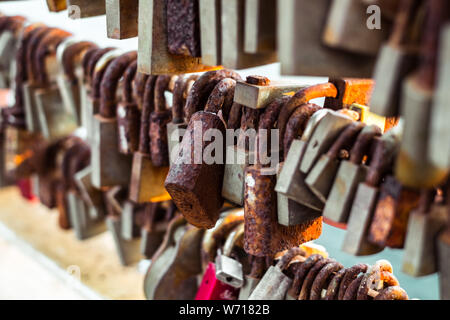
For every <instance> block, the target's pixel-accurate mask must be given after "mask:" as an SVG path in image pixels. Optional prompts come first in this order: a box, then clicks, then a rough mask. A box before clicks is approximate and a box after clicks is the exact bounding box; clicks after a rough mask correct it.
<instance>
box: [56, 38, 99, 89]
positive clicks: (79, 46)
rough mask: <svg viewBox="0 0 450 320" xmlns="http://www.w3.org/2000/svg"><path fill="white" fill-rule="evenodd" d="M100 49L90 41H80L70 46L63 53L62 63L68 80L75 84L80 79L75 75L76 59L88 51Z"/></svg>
mask: <svg viewBox="0 0 450 320" xmlns="http://www.w3.org/2000/svg"><path fill="white" fill-rule="evenodd" d="M93 48H98V46H97V45H96V44H95V43H93V42H90V41H80V42H77V43H75V44H72V45H69V46H68V47H67V48H66V49H65V50H64V52H63V54H62V57H61V63H62V67H63V70H64V74H65V76H66V78H67V79H68V80H69V81H71V82H72V83H75V82H76V81H77V80H78V79H77V77H76V75H75V58H76V57H77V56H79V55H80V54H82V53H83V51H84V52H86V51H87V50H90V49H93Z"/></svg>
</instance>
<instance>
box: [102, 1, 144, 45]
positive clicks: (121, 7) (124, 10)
mask: <svg viewBox="0 0 450 320" xmlns="http://www.w3.org/2000/svg"><path fill="white" fill-rule="evenodd" d="M138 4H139V2H138V0H106V2H105V11H106V31H107V35H108V38H111V39H128V38H133V37H136V36H137V35H138V12H139V11H138Z"/></svg>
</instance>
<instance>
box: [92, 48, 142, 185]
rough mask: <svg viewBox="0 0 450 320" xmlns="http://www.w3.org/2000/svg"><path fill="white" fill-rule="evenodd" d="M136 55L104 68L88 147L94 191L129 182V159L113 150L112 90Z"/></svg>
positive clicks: (114, 92) (115, 119) (115, 127)
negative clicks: (98, 110)
mask: <svg viewBox="0 0 450 320" xmlns="http://www.w3.org/2000/svg"><path fill="white" fill-rule="evenodd" d="M136 54H137V53H136V51H131V52H128V53H125V54H123V55H121V56H119V57H117V58H115V59H114V60H113V61H112V62H111V63H110V64H109V65H108V67H107V68H106V70H105V75H104V77H103V80H102V82H101V90H100V91H101V99H100V112H99V114H97V115H95V116H94V121H93V132H94V141H93V145H92V184H93V185H94V186H95V187H96V188H98V189H100V188H101V187H108V186H109V187H110V186H115V185H127V184H128V183H129V181H130V174H131V159H130V158H129V157H127V156H125V155H123V154H120V153H119V152H118V150H117V146H118V138H119V135H118V134H117V118H116V103H117V101H116V90H117V85H118V81H119V79H120V78H121V77H122V75H123V73H124V72H125V70H126V68H127V67H128V65H129V64H130V63H132V62H133V61H134V60H135V59H136ZM118 172H120V173H121V174H117V173H118Z"/></svg>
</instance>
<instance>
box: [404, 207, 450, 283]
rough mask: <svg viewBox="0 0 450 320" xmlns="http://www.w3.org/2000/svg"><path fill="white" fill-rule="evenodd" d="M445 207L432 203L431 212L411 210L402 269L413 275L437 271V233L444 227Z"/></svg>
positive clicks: (419, 275) (417, 275) (445, 219)
mask: <svg viewBox="0 0 450 320" xmlns="http://www.w3.org/2000/svg"><path fill="white" fill-rule="evenodd" d="M447 210H448V209H447V207H446V206H442V205H434V206H433V207H432V210H431V212H429V213H423V212H420V210H415V211H413V212H411V215H410V217H409V221H408V232H407V233H406V240H405V250H404V253H403V263H402V271H403V272H404V273H406V274H408V275H410V276H413V277H422V276H426V275H430V274H433V273H435V272H438V271H439V270H438V264H437V256H436V252H437V248H436V238H437V235H438V234H439V233H440V232H441V231H442V230H443V229H444V228H445V225H446V222H447Z"/></svg>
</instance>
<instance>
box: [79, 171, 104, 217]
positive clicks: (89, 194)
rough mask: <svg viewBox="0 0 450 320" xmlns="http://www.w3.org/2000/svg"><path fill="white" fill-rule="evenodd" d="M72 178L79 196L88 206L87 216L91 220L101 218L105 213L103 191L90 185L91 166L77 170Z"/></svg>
mask: <svg viewBox="0 0 450 320" xmlns="http://www.w3.org/2000/svg"><path fill="white" fill-rule="evenodd" d="M74 180H75V183H76V184H77V187H78V190H79V192H80V195H81V197H82V198H83V200H84V201H85V203H86V205H87V206H88V208H89V217H90V218H91V219H92V220H100V219H102V218H103V217H104V216H105V215H106V208H105V203H104V197H103V191H102V190H99V189H96V188H94V186H93V185H92V167H91V166H90V165H89V166H87V167H86V168H84V169H83V170H81V171H79V172H77V173H76V174H75V176H74Z"/></svg>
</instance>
